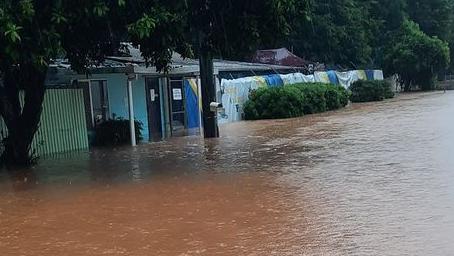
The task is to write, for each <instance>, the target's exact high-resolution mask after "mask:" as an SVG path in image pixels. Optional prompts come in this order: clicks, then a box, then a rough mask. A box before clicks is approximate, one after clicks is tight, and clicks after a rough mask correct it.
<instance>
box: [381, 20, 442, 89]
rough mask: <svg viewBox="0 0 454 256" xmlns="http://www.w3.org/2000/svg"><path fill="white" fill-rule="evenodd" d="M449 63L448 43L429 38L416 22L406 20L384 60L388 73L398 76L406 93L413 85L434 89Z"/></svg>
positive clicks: (388, 48)
mask: <svg viewBox="0 0 454 256" xmlns="http://www.w3.org/2000/svg"><path fill="white" fill-rule="evenodd" d="M449 62H450V58H449V47H448V43H446V42H444V41H442V40H440V39H438V38H437V37H430V36H428V35H426V34H425V33H424V32H423V31H421V29H420V28H419V25H418V24H417V23H415V22H413V21H405V22H404V23H403V24H402V26H401V28H400V30H399V31H398V33H396V35H395V36H394V38H393V40H392V41H391V42H390V43H389V45H388V47H387V49H386V51H385V58H384V64H385V65H384V66H385V71H387V73H388V74H395V73H397V74H398V75H399V76H400V79H401V82H402V83H403V85H404V89H405V91H409V90H411V89H412V87H413V86H420V87H421V89H423V90H432V89H434V85H435V84H434V79H435V75H436V74H437V72H439V71H440V70H443V69H445V68H446V67H447V66H448V65H449Z"/></svg>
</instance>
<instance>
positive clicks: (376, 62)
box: [282, 0, 454, 90]
mask: <svg viewBox="0 0 454 256" xmlns="http://www.w3.org/2000/svg"><path fill="white" fill-rule="evenodd" d="M295 4H296V8H297V9H298V10H299V13H297V15H295V16H294V17H293V18H292V19H291V25H290V26H291V28H292V29H291V32H290V34H289V37H287V38H286V39H285V40H284V42H282V43H283V44H285V45H286V46H287V47H289V48H291V49H293V50H294V52H295V53H296V54H297V55H299V56H303V57H305V58H307V59H309V60H312V61H318V62H323V63H326V64H328V65H338V66H341V67H345V68H383V69H385V71H386V73H387V74H388V75H389V74H394V73H398V74H400V78H401V82H402V84H403V85H404V88H405V89H406V90H410V89H411V88H412V86H414V85H419V86H420V87H421V88H422V89H433V87H434V82H433V81H434V77H435V75H436V74H437V73H439V72H442V71H445V70H446V69H447V68H449V69H451V70H452V69H453V67H454V65H451V66H448V65H449V63H450V59H451V58H452V57H454V51H451V53H450V51H449V48H450V47H454V0H302V1H297V2H296V3H295Z"/></svg>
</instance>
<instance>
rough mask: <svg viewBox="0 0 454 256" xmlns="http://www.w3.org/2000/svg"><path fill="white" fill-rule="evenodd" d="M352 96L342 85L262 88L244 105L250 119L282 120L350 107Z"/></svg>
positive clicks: (246, 117) (253, 92)
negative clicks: (349, 102) (349, 101)
mask: <svg viewBox="0 0 454 256" xmlns="http://www.w3.org/2000/svg"><path fill="white" fill-rule="evenodd" d="M348 98H349V94H348V92H347V90H345V89H344V88H343V87H341V86H336V85H332V84H321V83H306V84H295V85H289V86H284V87H272V88H260V89H258V90H255V91H252V92H251V94H250V95H249V100H248V101H247V102H246V103H245V105H244V113H245V119H246V120H257V119H279V118H292V117H298V116H302V115H304V114H313V113H320V112H325V111H327V110H335V109H339V108H341V107H345V106H346V105H347V104H348Z"/></svg>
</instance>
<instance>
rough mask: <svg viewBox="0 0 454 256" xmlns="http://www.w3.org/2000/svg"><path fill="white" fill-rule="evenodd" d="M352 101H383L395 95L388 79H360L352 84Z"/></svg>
mask: <svg viewBox="0 0 454 256" xmlns="http://www.w3.org/2000/svg"><path fill="white" fill-rule="evenodd" d="M350 90H351V97H350V100H351V101H352V102H369V101H381V100H384V99H389V98H393V97H394V93H393V91H392V89H391V84H390V83H389V82H388V81H364V80H359V81H356V82H354V83H353V84H352V85H351V86H350Z"/></svg>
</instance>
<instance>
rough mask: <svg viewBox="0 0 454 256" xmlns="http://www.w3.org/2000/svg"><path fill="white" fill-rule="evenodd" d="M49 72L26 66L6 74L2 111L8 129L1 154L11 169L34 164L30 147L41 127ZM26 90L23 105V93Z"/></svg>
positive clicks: (4, 162)
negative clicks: (45, 83)
mask: <svg viewBox="0 0 454 256" xmlns="http://www.w3.org/2000/svg"><path fill="white" fill-rule="evenodd" d="M45 78H46V71H44V70H42V69H38V68H35V67H34V66H32V65H30V66H26V65H23V66H21V68H12V69H11V70H10V71H9V72H7V73H5V74H4V77H3V87H2V88H1V93H0V94H1V95H0V114H1V116H2V117H3V120H4V122H5V124H6V127H7V129H8V136H7V137H6V138H5V139H4V141H3V144H4V148H5V150H4V152H3V153H2V155H1V157H0V163H3V164H4V165H5V166H6V167H7V168H8V169H17V168H24V167H29V166H31V165H32V164H33V163H34V159H35V157H34V155H33V152H30V147H31V144H32V141H33V138H34V136H35V133H36V131H37V130H38V126H39V121H40V118H41V112H42V103H43V100H44V93H45V86H44V82H45ZM20 91H23V97H24V100H23V106H22V105H21V100H20V97H21V93H20Z"/></svg>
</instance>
